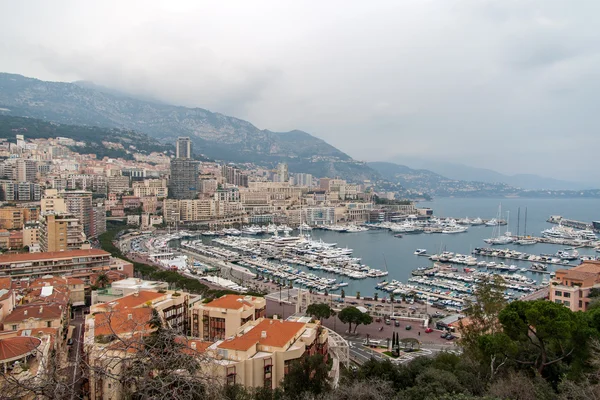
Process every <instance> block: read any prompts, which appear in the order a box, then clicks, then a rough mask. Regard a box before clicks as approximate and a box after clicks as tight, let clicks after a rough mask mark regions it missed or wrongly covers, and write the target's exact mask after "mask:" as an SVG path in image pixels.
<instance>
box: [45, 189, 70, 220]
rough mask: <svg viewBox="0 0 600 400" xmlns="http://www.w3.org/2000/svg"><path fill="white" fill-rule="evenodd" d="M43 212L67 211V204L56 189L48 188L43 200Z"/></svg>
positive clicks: (56, 212) (58, 212)
mask: <svg viewBox="0 0 600 400" xmlns="http://www.w3.org/2000/svg"><path fill="white" fill-rule="evenodd" d="M40 204H41V214H42V215H43V214H60V213H66V212H67V205H66V204H65V199H63V198H62V197H61V196H60V195H59V194H58V190H56V189H46V191H45V192H44V196H43V197H42V199H41V201H40Z"/></svg>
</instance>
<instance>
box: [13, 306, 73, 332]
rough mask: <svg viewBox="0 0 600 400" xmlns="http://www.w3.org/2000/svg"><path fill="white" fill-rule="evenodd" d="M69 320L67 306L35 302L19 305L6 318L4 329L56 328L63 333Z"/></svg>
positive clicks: (33, 329)
mask: <svg viewBox="0 0 600 400" xmlns="http://www.w3.org/2000/svg"><path fill="white" fill-rule="evenodd" d="M66 320H67V307H65V306H63V305H61V304H40V305H38V304H34V305H24V306H17V307H15V309H14V310H13V311H12V312H11V313H10V314H9V315H7V316H6V318H4V322H3V323H4V330H7V331H8V330H10V331H19V330H23V329H31V330H32V331H35V330H36V329H40V328H55V329H57V330H58V334H59V336H60V335H61V334H62V329H63V326H64V325H65V324H64V322H65V321H66Z"/></svg>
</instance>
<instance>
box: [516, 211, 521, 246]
mask: <svg viewBox="0 0 600 400" xmlns="http://www.w3.org/2000/svg"><path fill="white" fill-rule="evenodd" d="M520 224H521V207H519V208H518V209H517V239H518V238H519V233H520V231H519V228H520Z"/></svg>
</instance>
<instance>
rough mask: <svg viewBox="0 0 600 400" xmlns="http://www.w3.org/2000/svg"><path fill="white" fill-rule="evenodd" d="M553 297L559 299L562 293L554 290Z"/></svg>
mask: <svg viewBox="0 0 600 400" xmlns="http://www.w3.org/2000/svg"><path fill="white" fill-rule="evenodd" d="M554 295H555V296H558V297H561V296H562V292H561V291H560V290H555V291H554Z"/></svg>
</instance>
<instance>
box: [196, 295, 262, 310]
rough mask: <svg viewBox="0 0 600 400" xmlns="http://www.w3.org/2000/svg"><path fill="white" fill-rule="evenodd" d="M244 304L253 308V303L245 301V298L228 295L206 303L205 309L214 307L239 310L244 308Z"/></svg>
mask: <svg viewBox="0 0 600 400" xmlns="http://www.w3.org/2000/svg"><path fill="white" fill-rule="evenodd" d="M253 299H254V298H253ZM244 304H246V305H249V306H251V305H252V303H249V302H247V301H246V300H244V296H239V295H237V294H226V295H224V296H221V297H219V298H218V299H214V300H213V301H211V302H210V303H206V304H205V305H204V307H214V308H226V309H229V310H239V309H240V308H242V307H243V306H244Z"/></svg>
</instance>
